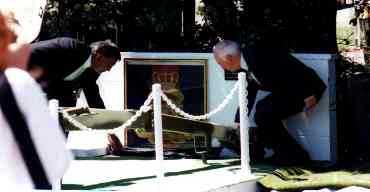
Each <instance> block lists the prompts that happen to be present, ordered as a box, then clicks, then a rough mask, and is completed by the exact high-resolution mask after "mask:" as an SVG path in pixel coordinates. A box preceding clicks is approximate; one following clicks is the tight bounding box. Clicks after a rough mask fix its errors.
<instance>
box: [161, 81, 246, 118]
mask: <svg viewBox="0 0 370 192" xmlns="http://www.w3.org/2000/svg"><path fill="white" fill-rule="evenodd" d="M238 84H239V83H238V82H237V83H235V85H234V87H233V89H232V90H231V92H230V93H229V94H228V95H227V96H226V97H225V99H224V100H223V101H222V103H221V104H219V105H218V106H217V107H216V108H215V109H214V110H212V111H211V112H209V113H206V114H203V115H191V114H189V113H186V112H185V111H183V110H182V109H180V108H178V107H177V106H176V105H175V104H174V103H173V102H172V101H171V100H170V99H169V98H168V97H167V96H166V94H164V93H163V92H162V91H161V96H162V98H163V100H164V101H165V102H166V103H167V105H168V106H169V107H170V108H171V109H172V110H174V111H175V112H176V113H177V114H179V115H181V116H183V117H186V118H188V119H192V120H203V119H209V118H210V117H211V116H213V115H214V114H216V113H218V112H220V111H221V110H223V109H224V108H225V107H226V105H227V104H229V102H230V101H231V99H232V97H233V95H234V94H235V92H236V90H237V89H238Z"/></svg>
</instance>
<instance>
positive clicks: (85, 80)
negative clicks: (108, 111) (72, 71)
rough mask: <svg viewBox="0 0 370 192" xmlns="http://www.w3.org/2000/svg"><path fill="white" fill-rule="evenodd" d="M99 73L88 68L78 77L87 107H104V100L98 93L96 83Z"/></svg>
mask: <svg viewBox="0 0 370 192" xmlns="http://www.w3.org/2000/svg"><path fill="white" fill-rule="evenodd" d="M98 77H99V74H98V73H96V72H95V71H94V70H93V69H91V68H88V69H87V70H86V71H85V72H84V73H83V74H82V75H81V79H80V83H81V88H82V89H83V91H84V93H85V97H86V100H87V102H88V104H89V107H92V108H103V109H104V108H105V106H104V102H103V100H102V99H101V97H100V94H99V87H98V85H97V84H96V80H97V79H98Z"/></svg>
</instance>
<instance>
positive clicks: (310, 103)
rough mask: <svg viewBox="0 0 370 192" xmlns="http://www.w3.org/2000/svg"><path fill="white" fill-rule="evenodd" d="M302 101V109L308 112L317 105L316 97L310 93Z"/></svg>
mask: <svg viewBox="0 0 370 192" xmlns="http://www.w3.org/2000/svg"><path fill="white" fill-rule="evenodd" d="M304 103H305V107H304V111H305V112H306V113H308V114H310V113H311V112H312V110H313V108H314V107H315V106H316V105H317V99H316V97H315V96H313V95H311V96H309V97H307V98H306V99H304Z"/></svg>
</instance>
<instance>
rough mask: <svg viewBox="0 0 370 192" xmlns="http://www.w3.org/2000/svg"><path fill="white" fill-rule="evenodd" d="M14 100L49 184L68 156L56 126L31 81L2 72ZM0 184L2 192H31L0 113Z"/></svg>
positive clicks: (13, 71)
mask: <svg viewBox="0 0 370 192" xmlns="http://www.w3.org/2000/svg"><path fill="white" fill-rule="evenodd" d="M5 75H6V77H7V78H8V81H9V84H10V86H11V88H12V90H13V93H14V95H15V100H16V102H17V104H18V106H19V108H20V111H21V112H22V113H23V114H24V116H25V120H26V123H27V124H28V126H29V129H30V133H31V137H32V140H33V142H34V144H35V147H36V151H37V152H38V154H39V157H40V161H41V163H42V164H43V166H44V168H45V171H46V175H47V177H48V179H49V181H50V183H51V184H53V183H55V182H56V181H58V180H59V179H61V177H62V176H63V174H64V172H65V171H66V169H67V167H68V165H69V162H70V160H71V159H72V156H71V153H70V152H69V151H68V150H67V148H66V145H65V142H66V141H65V140H66V139H65V136H64V133H63V132H62V130H61V128H60V127H59V124H58V122H57V121H56V120H55V119H54V118H52V117H51V114H50V112H49V109H48V105H47V100H46V97H45V95H44V94H43V92H42V90H41V88H40V87H39V86H38V84H37V83H36V82H35V80H34V79H33V78H32V77H31V76H30V75H29V74H28V73H27V72H25V71H23V70H20V69H16V68H10V69H6V70H5ZM0 133H1V134H0V181H1V188H2V189H9V188H13V189H14V188H16V189H17V190H18V191H22V190H19V189H31V188H33V182H32V179H31V178H30V176H29V174H28V170H27V167H26V166H25V163H24V162H23V158H22V155H21V153H20V151H19V149H18V146H17V143H16V141H15V140H14V137H13V134H12V132H11V130H10V127H9V125H8V123H7V121H6V119H5V117H4V115H3V113H2V111H1V109H0Z"/></svg>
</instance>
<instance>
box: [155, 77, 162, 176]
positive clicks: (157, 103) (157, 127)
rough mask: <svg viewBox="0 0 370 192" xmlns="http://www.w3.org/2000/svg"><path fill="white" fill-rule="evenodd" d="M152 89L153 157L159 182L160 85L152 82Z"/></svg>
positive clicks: (160, 167) (160, 136)
mask: <svg viewBox="0 0 370 192" xmlns="http://www.w3.org/2000/svg"><path fill="white" fill-rule="evenodd" d="M152 90H153V110H154V137H155V159H156V161H157V166H158V167H157V168H158V170H157V178H158V181H159V182H161V181H162V180H163V178H164V171H163V137H162V104H161V85H160V84H154V85H153V86H152Z"/></svg>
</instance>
